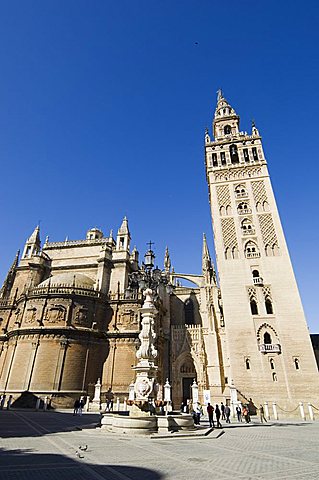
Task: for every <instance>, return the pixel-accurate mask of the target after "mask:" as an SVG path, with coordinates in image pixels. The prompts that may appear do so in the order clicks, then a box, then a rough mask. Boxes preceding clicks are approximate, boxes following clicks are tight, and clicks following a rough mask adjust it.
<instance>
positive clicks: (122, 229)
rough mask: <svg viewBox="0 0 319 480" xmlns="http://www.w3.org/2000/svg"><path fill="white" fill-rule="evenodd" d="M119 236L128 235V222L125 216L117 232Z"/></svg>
mask: <svg viewBox="0 0 319 480" xmlns="http://www.w3.org/2000/svg"><path fill="white" fill-rule="evenodd" d="M118 234H119V235H130V231H129V228H128V220H127V218H126V216H125V217H124V218H123V221H122V225H121V226H120V228H119V230H118Z"/></svg>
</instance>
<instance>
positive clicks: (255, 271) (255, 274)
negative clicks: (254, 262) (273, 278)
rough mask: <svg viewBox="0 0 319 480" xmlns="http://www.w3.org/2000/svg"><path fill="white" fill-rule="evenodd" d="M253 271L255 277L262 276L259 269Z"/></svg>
mask: <svg viewBox="0 0 319 480" xmlns="http://www.w3.org/2000/svg"><path fill="white" fill-rule="evenodd" d="M252 273H253V277H254V278H258V277H260V275H259V272H258V270H253V272H252Z"/></svg>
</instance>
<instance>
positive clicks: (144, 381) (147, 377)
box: [134, 288, 158, 414]
mask: <svg viewBox="0 0 319 480" xmlns="http://www.w3.org/2000/svg"><path fill="white" fill-rule="evenodd" d="M144 295H145V301H144V304H143V307H142V308H141V315H142V330H141V332H140V334H139V339H140V341H141V345H140V347H139V349H138V350H137V352H136V356H137V358H138V360H139V361H138V364H137V365H136V366H135V367H134V370H135V371H136V380H135V384H134V392H135V404H137V405H138V404H139V403H140V406H141V408H143V406H144V407H146V403H147V404H148V403H149V401H150V400H152V399H153V398H154V384H155V378H156V371H157V368H158V367H157V366H156V365H155V359H156V357H157V350H156V348H155V345H154V342H155V338H156V333H155V330H154V319H155V316H156V314H157V310H156V308H155V306H154V303H153V291H152V290H151V289H150V288H147V289H146V290H145V291H144ZM139 410H140V409H139ZM143 410H146V408H143ZM147 410H148V409H147ZM139 414H140V411H139Z"/></svg>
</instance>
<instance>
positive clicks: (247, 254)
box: [246, 252, 260, 258]
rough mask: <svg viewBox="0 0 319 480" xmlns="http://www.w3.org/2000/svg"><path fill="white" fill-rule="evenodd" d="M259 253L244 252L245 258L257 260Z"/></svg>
mask: <svg viewBox="0 0 319 480" xmlns="http://www.w3.org/2000/svg"><path fill="white" fill-rule="evenodd" d="M259 257H260V253H259V252H246V258H259Z"/></svg>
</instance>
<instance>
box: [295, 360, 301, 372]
mask: <svg viewBox="0 0 319 480" xmlns="http://www.w3.org/2000/svg"><path fill="white" fill-rule="evenodd" d="M294 363H295V369H296V370H299V368H300V366H299V360H298V358H295V360H294Z"/></svg>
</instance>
